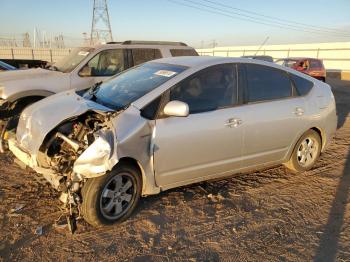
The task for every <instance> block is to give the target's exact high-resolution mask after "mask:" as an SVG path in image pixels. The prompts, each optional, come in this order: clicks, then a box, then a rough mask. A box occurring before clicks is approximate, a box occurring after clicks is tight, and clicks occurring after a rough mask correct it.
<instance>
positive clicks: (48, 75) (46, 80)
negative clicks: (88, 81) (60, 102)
mask: <svg viewBox="0 0 350 262" xmlns="http://www.w3.org/2000/svg"><path fill="white" fill-rule="evenodd" d="M69 87H70V75H69V74H68V73H62V72H59V71H51V70H45V69H42V68H36V69H27V70H14V71H6V72H2V73H1V74H0V94H1V96H0V98H2V99H7V98H9V97H11V96H12V95H15V94H16V93H18V92H24V91H27V90H46V91H50V92H53V93H58V91H64V90H67V89H69Z"/></svg>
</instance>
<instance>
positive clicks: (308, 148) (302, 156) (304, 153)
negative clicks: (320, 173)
mask: <svg viewBox="0 0 350 262" xmlns="http://www.w3.org/2000/svg"><path fill="white" fill-rule="evenodd" d="M317 152H318V143H317V141H316V140H315V139H314V138H312V137H307V138H305V139H304V140H303V142H302V143H301V144H300V146H299V148H298V152H297V158H298V162H299V164H300V165H301V166H304V167H308V166H310V165H311V164H312V163H313V162H314V161H315V159H316V157H317Z"/></svg>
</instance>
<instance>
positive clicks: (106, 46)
mask: <svg viewBox="0 0 350 262" xmlns="http://www.w3.org/2000/svg"><path fill="white" fill-rule="evenodd" d="M94 48H95V49H113V48H120V49H131V48H151V49H154V48H156V49H194V48H193V47H190V46H181V45H171V44H169V45H157V44H128V45H125V44H123V43H112V44H100V45H95V46H94Z"/></svg>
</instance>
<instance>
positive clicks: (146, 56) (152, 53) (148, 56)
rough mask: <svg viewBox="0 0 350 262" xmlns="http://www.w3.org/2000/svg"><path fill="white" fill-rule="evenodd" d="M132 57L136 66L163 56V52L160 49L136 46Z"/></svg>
mask: <svg viewBox="0 0 350 262" xmlns="http://www.w3.org/2000/svg"><path fill="white" fill-rule="evenodd" d="M132 58H133V61H134V66H136V65H139V64H143V63H145V62H148V61H151V60H155V59H159V58H162V54H161V52H160V50H159V49H150V48H148V49H145V48H135V49H132Z"/></svg>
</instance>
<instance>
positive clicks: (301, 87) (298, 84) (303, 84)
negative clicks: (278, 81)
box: [290, 74, 314, 96]
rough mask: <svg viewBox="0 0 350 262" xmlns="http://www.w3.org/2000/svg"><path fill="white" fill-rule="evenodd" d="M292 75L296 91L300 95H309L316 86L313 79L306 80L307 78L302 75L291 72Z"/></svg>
mask: <svg viewBox="0 0 350 262" xmlns="http://www.w3.org/2000/svg"><path fill="white" fill-rule="evenodd" d="M290 77H291V79H292V81H293V83H294V86H295V89H296V92H297V94H298V95H299V96H304V95H307V94H308V93H309V92H310V90H311V89H312V87H313V86H314V84H313V83H312V82H311V81H309V80H306V79H305V78H302V77H300V76H297V75H294V74H291V76H290Z"/></svg>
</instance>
